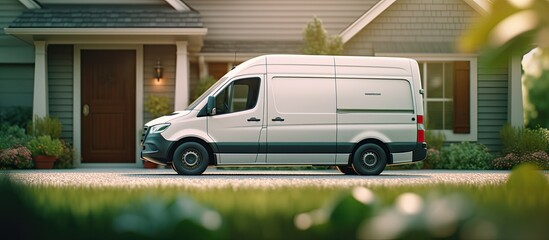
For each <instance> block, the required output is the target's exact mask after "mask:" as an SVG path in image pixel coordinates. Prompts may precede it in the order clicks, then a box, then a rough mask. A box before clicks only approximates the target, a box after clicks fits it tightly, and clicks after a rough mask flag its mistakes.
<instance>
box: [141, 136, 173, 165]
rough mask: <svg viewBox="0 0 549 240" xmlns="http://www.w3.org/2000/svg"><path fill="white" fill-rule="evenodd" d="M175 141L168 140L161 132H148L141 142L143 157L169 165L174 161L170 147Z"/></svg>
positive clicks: (146, 159)
mask: <svg viewBox="0 0 549 240" xmlns="http://www.w3.org/2000/svg"><path fill="white" fill-rule="evenodd" d="M174 143H175V142H172V141H168V140H166V139H165V138H164V137H163V136H162V134H160V133H155V134H148V133H146V134H145V136H144V139H143V142H142V143H141V159H143V160H145V161H149V162H153V163H156V164H160V165H167V164H168V163H170V162H171V161H172V156H170V149H171V147H172V146H173V144H174Z"/></svg>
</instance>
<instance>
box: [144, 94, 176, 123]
mask: <svg viewBox="0 0 549 240" xmlns="http://www.w3.org/2000/svg"><path fill="white" fill-rule="evenodd" d="M145 110H147V112H149V113H150V114H151V116H152V117H154V118H157V117H160V116H164V115H166V114H168V113H170V99H169V98H168V97H166V96H156V95H149V96H148V97H147V100H145Z"/></svg>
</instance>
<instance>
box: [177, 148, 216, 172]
mask: <svg viewBox="0 0 549 240" xmlns="http://www.w3.org/2000/svg"><path fill="white" fill-rule="evenodd" d="M209 159H210V157H209V154H208V150H206V148H204V146H202V145H201V144H199V143H195V142H186V143H183V144H181V145H179V147H177V149H175V152H174V154H173V166H174V168H175V171H176V172H177V173H178V174H180V175H200V174H202V173H203V172H204V171H205V170H206V168H207V167H208V164H209V162H210V161H209Z"/></svg>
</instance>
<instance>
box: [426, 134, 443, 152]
mask: <svg viewBox="0 0 549 240" xmlns="http://www.w3.org/2000/svg"><path fill="white" fill-rule="evenodd" d="M425 141H426V142H427V147H428V148H434V149H438V150H440V149H442V147H444V142H445V141H446V135H444V133H442V132H438V131H435V132H433V131H425Z"/></svg>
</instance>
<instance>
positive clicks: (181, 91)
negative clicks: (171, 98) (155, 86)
mask: <svg viewBox="0 0 549 240" xmlns="http://www.w3.org/2000/svg"><path fill="white" fill-rule="evenodd" d="M175 45H176V46H177V59H176V69H175V103H174V107H175V110H176V111H179V110H183V109H184V108H185V107H187V105H189V58H188V56H187V42H179V41H178V42H175Z"/></svg>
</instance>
